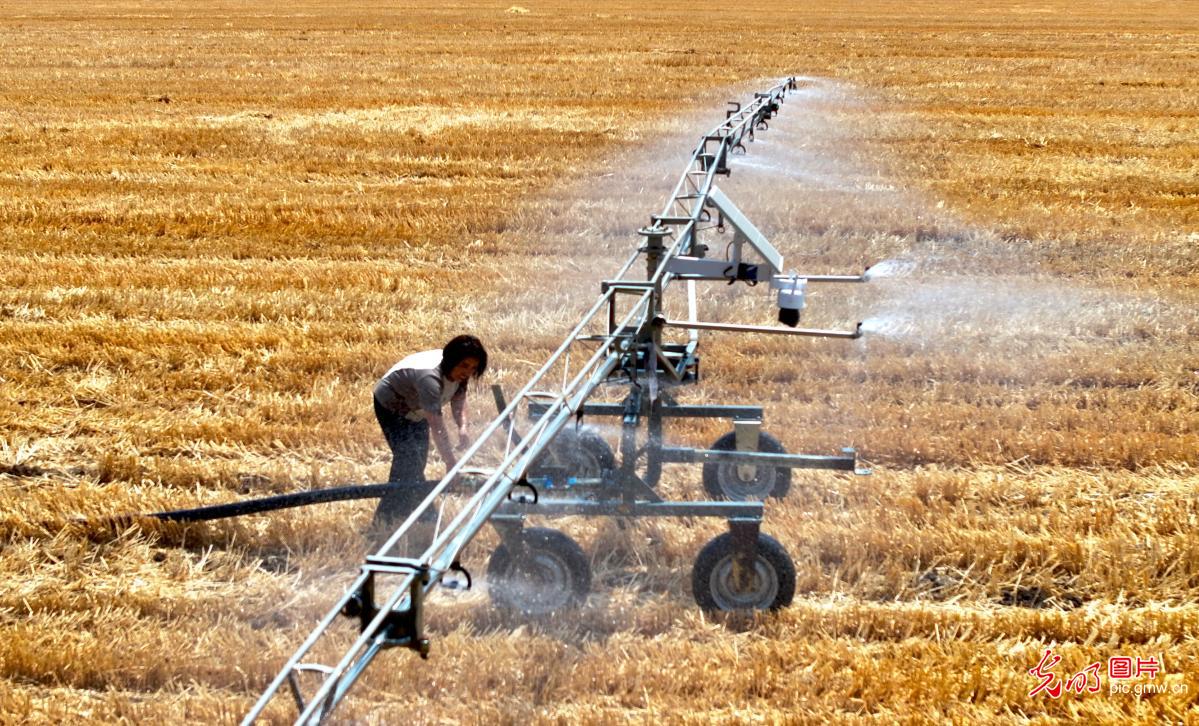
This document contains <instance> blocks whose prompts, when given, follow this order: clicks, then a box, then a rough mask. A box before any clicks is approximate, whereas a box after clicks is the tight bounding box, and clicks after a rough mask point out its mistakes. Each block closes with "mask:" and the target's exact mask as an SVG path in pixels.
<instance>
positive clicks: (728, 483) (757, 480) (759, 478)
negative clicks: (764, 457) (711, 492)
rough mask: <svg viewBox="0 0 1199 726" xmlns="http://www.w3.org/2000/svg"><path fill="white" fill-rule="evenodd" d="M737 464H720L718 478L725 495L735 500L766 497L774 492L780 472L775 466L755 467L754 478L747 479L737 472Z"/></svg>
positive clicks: (717, 472)
mask: <svg viewBox="0 0 1199 726" xmlns="http://www.w3.org/2000/svg"><path fill="white" fill-rule="evenodd" d="M737 466H738V465H737V464H727V463H725V464H719V465H717V467H716V480H717V481H718V482H719V483H720V490H721V491H723V492H724V494H725V496H727V497H728V498H729V499H733V500H744V499H765V498H766V497H768V496H770V495H771V493H773V492H774V483H775V480H776V479H777V478H778V472H776V471H775V469H774V467H773V466H758V467H754V478H753V479H751V480H749V481H746V480H744V479H742V478H741V476H740V474H738V473H737Z"/></svg>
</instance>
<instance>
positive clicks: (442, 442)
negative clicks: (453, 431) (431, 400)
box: [425, 412, 458, 473]
mask: <svg viewBox="0 0 1199 726" xmlns="http://www.w3.org/2000/svg"><path fill="white" fill-rule="evenodd" d="M425 420H426V421H428V422H429V433H430V434H431V435H432V437H433V443H434V444H436V445H437V453H438V454H441V460H442V461H444V462H445V470H446V472H447V473H448V472H449V470H450V469H453V468H454V464H457V463H458V456H457V455H456V454H455V453H454V447H453V445H451V444H450V432H449V431H447V430H446V428H445V417H444V416H442V415H441V414H440V413H431V412H426V413H425Z"/></svg>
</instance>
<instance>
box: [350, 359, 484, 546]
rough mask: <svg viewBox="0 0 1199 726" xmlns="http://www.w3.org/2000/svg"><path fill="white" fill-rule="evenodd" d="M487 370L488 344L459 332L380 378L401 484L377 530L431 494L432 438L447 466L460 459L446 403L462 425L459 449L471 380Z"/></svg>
mask: <svg viewBox="0 0 1199 726" xmlns="http://www.w3.org/2000/svg"><path fill="white" fill-rule="evenodd" d="M486 370H487V350H486V349H485V348H484V347H483V343H481V342H480V341H479V339H478V338H476V337H474V336H473V335H459V336H458V337H456V338H454V339H453V340H451V341H450V342H449V343H446V345H445V347H444V348H442V349H441V350H426V351H422V352H420V353H413V354H412V355H410V356H408V357H407V358H404V359H403V360H401V361H400V362H399V363H396V364H395V365H394V366H392V367H391V370H389V371H387V374H386V375H384V376H383V378H381V379H380V380H379V382H378V383H377V384H375V395H374V398H375V417H376V418H377V419H378V420H379V426H380V428H382V429H383V436H384V437H385V438H386V439H387V446H388V447H389V448H390V449H391V457H392V458H391V472H390V473H389V474H388V476H387V481H388V482H389V483H391V484H395V485H396V486H394V487H393V488H391V489H390V490H388V492H387V493H386V494H384V495H383V498H382V499H380V500H379V506H378V508H376V509H375V516H374V519H373V520H372V521H371V528H372V530H375V531H379V530H380V529H391V528H394V527H395V526H397V525H399V524H400V522H402V521H403V520H404V518H406V517H407V516H408V515H409V514H411V513H412V510H414V509H416V507H417V505H419V504H420V503H421V501H423V500H424V498H425V497H426V496H428V493H429V491H430V490H431V488H432V487H430V486H429V484H428V482H426V481H425V464H426V463H427V461H428V457H429V438H430V434H431V435H432V438H433V442H434V443H435V444H436V445H437V453H439V454H440V455H441V458H442V460H443V461H445V467H446V471H447V472H448V471H449V470H450V469H452V468H453V467H454V464H455V463H457V461H458V456H457V451H455V449H454V446H453V445H452V444H451V442H450V432H449V428H448V427H447V425H446V423H447V422H446V419H445V416H444V413H443V408H444V406H445V404H446V403H447V402H448V403H449V404H450V412H451V413H452V414H453V417H454V424H455V425H456V428H457V430H458V446H459V449H458V451H461V450H463V449H465V448H466V447H467V446H468V445H469V444H470V440H469V439H468V437H467V436H468V434H467V416H466V383H467V381H469V380H470V379H471V378H478V377H479V376H482V375H483V373H484V372H485V371H486Z"/></svg>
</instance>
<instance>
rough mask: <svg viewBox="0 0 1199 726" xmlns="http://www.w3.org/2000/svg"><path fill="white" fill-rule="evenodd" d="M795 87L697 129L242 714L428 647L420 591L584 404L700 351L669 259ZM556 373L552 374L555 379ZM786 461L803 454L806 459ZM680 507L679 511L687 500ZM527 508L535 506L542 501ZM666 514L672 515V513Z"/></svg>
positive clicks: (327, 708) (689, 238)
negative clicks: (666, 187) (421, 527)
mask: <svg viewBox="0 0 1199 726" xmlns="http://www.w3.org/2000/svg"><path fill="white" fill-rule="evenodd" d="M795 88H796V82H795V79H794V78H788V79H786V80H784V81H782V82H780V83H779V84H777V85H775V86H774V87H772V88H770V89H769V90H768V91H766V92H763V93H757V94H755V96H754V99H753V101H752V102H751V103H749V104H747V105H744V106H737V105H736V104H733V105H734V106H736V107H735V108H733V109H732V110H730V111H729V112H728V115H727V118H726V120H725V121H724V122H723V123H722V124H720V125H719V126H717V127H716V128H714V129H713V130H712V131H711V132H709V133H708V134H706V135H705V136H703V137H702V139H701V140H700V142H699V144H698V145H697V146H696V148H695V151H694V152H693V153H692V155H691V160H690V162H689V164H688V166H687V169H686V170H685V171H684V172H683V174H682V176H681V177H680V178H679V181H678V183H677V184H676V185H675V188H674V191H673V192H672V194H671V196H670V199H669V200H668V201H667V202H666V205H665V206H664V207H663V210H662V212H661V214H658V215H653V216H651V224H650V225H649V226H647V227H646V228H645V229H642V230H640V233H641V234H642V235H643V236H644V237H645V239H646V244H644V245H643V246H641V247H639V248H638V249H637V250H636V251H635V252H634V253H633V254H632V255H630V257H629V258H628V260H627V261H626V262H625V263H624V265H623V266H622V267H621V268H620V270H619V272H618V273H617V275H616V277H615V279H613V280H609V281H607V282H605V283H604V289H603V293H602V294H601V295H600V297H599V299H597V300H596V301H595V304H594V305H592V306H591V308H590V310H588V311H587V313H586V314H585V315H584V316H583V318H582V320H581V321H580V322H579V324H578V325H576V326H575V328H574V329H573V330H572V331H571V332H570V333H569V334H568V335H567V336H566V339H565V341H564V342H563V343H562V344H561V345H560V346H559V347H558V349H557V350H556V351H555V352H554V353H553V354H552V355H551V356H550V358H549V360H548V361H547V362H546V363H545V365H543V366H542V367H541V368H540V370H538V371H537V373H536V374H534V375H533V377H532V378H531V379H530V380H529V382H528V383H527V384H526V385H525V386H524V387H523V388H522V389H521V390H520V391H519V392H518V393H517V394H516V395H515V396H514V397H513V398H512V400H511V402H510V403H508V404H507V405H506V406H505V407H504V408H503V410H502V411H501V412H500V414H499V415H498V416H497V417H496V418H495V419H494V420H492V421H491V422H490V423H489V424H488V425H487V427H486V428H485V429H484V430H483V432H482V434H481V435H480V436H479V437H478V438H477V439H476V440H475V442H474V443H473V445H471V446H470V448H468V449H467V450H466V452H465V453H464V454H463V455H462V457H461V458H460V459H459V460H458V462H457V464H455V466H454V467H453V468H452V469H450V470H449V471H448V472H447V473H446V476H445V477H444V478H443V479H442V480H441V481H440V482H439V483H438V484H437V485H436V487H435V488H434V489H433V491H432V493H431V494H430V495H429V497H428V498H427V499H426V500H425V501H424V502H422V503H421V504H420V505H419V506H418V507H417V508H416V510H415V511H413V512H412V514H411V515H410V516H409V517H408V518H407V519H406V520H405V521H404V523H403V524H402V525H400V527H399V528H398V529H396V530H395V531H394V533H392V535H391V536H390V537H389V538H388V540H387V541H386V543H385V544H384V545H383V546H382V547H380V549H379V550H378V552H377V553H376V554H375V555H372V556H369V557H367V558H366V562H365V563H364V564H363V566H362V569H361V572H360V573H359V575H358V577H357V578H356V579H355V580H354V582H353V584H351V585H350V587H349V588H348V589H347V590H346V592H345V594H344V595H342V597H341V598H340V599H339V600H338V601H337V602H336V603H335V604H334V605H333V606H332V607H331V608H330V609H329V611H328V613H327V614H326V615H325V616H324V617H323V618H322V619H321V620H320V622H319V623H318V624H317V625H316V627H315V628H314V629H313V631H312V632H311V634H310V635H309V636H308V638H307V639H306V640H305V641H304V643H303V644H302V645H301V646H300V647H299V648H298V649H297V650H296V652H295V653H294V654H293V655H292V657H291V658H290V659H288V661H287V663H286V664H285V665H284V666H283V668H282V669H281V670H280V672H279V674H278V675H277V676H276V677H275V678H274V680H273V681H272V682H271V683H270V685H269V686H268V687H267V689H266V691H265V692H264V693H263V694H262V696H261V697H260V698H259V700H258V701H257V702H256V703H255V705H254V707H253V708H252V709H251V711H250V712H249V713H248V714H247V715H246V717H245V720H244V721H243V723H244V724H250V723H253V722H254V721H255V720H256V719H258V718H259V717H260V716H261V715H262V714H263V712H264V710H265V709H266V707H267V706H268V705H269V704H270V703H271V702H272V700H273V699H274V698H275V697H276V696H277V695H279V693H280V691H282V690H283V689H284V688H285V687H288V688H290V690H291V691H292V695H293V697H294V699H295V701H296V704H297V706H298V708H299V710H300V713H299V715H298V717H297V719H296V723H302V724H309V723H319V722H321V721H323V720H324V719H325V718H326V717H328V716H329V715H330V713H332V711H333V709H334V708H335V707H336V706H337V704H338V703H340V702H341V701H342V699H343V698H344V697H345V695H346V693H347V692H348V691H349V689H350V687H351V686H352V685H353V684H354V682H355V681H356V680H357V679H358V677H359V676H360V675H361V674H362V672H363V671H364V670H365V669H366V667H367V666H368V665H369V664H370V662H371V661H372V659H373V658H374V656H375V655H377V654H378V652H379V651H380V650H383V649H385V648H389V647H395V646H402V647H407V648H411V649H414V650H417V651H418V652H420V653H421V655H422V656H424V655H426V654H427V652H428V640H427V639H426V638H424V636H423V632H422V623H421V616H422V610H423V607H424V597H425V595H426V594H427V593H428V592H430V591H431V590H432V589H433V588H434V587H436V586H437V585H438V584H439V583H440V582H442V578H443V577H445V576H446V575H447V574H450V573H452V572H454V571H455V570H457V569H460V568H459V566H458V558H459V555H460V553H461V552H462V550H463V549H464V548H465V547H466V546H467V544H468V543H469V542H470V541H471V540H472V539H473V538H474V537H475V536H476V535H477V534H478V533H479V531H480V530H481V529H482V528H483V527H484V526H485V525H486V524H487V522H488V521H489V518H490V517H492V516H493V515H494V514H496V513H497V510H501V509H502V508H504V507H505V506H507V507H508V508H509V509H511V507H512V504H511V502H509V498H510V494H511V493H512V492H513V489H514V487H516V486H517V485H518V484H523V483H524V482H523V481H522V480H523V477H524V476H525V472H526V471H527V470H528V468H529V467H530V465H531V464H532V463H533V462H534V461H535V460H536V459H537V458H538V457H539V456H541V455H542V454H543V452H544V451H545V450H546V449H547V447H548V446H549V444H550V442H551V441H553V439H554V437H555V436H556V435H557V434H558V433H559V432H560V431H561V430H562V429H563V428H564V427H566V426H567V425H568V424H569V423H570V421H571V420H572V419H574V418H575V417H576V416H577V415H578V414H579V413H580V412H581V411H582V410H583V408H584V405H585V403H586V402H587V400H588V398H589V397H590V396H591V395H592V394H593V392H595V391H596V389H597V388H598V387H600V386H602V385H604V384H605V383H608V382H610V381H611V379H612V377H613V375H614V374H617V373H619V372H620V371H622V370H634V371H636V370H637V369H638V364H637V356H638V355H641V356H642V360H643V361H644V360H654V359H658V358H662V359H663V362H664V363H666V366H665V371H666V373H667V374H668V375H669V376H673V377H674V378H676V379H678V378H679V377H680V375H681V374H682V372H683V371H684V369H685V368H686V366H687V364H688V360H689V359H690V358H692V357H693V356H694V353H695V346H696V342H697V335H698V330H699V329H703V328H704V326H705V325H710V324H704V323H697V322H696V320H695V292H694V284H695V279H694V276H688V275H680V274H676V273H673V272H671V271H670V270H668V266H669V265H670V264H671V262H672V260H677V259H678V258H679V257H682V256H685V255H691V254H693V252H695V251H696V250H695V249H693V248H698V245H697V244H696V237H697V234H696V232H697V229H698V227H699V225H700V224H701V223H702V222H704V221H707V220H709V219H710V215H711V211H710V208H709V207H710V206H711V205H710V200H712V199H713V197H714V195H719V191H718V190H717V189H716V187H715V179H716V176H717V175H719V174H724V173H728V169H727V161H728V157H729V156H730V155H731V154H732V153H733V152H734V151H743V150H744V146H743V143H744V141H745V140H746V139H749V140H752V139H753V136H754V133H755V131H757V130H760V129H762V128H765V126H766V121H767V120H769V119H770V118H771V117H772V115H773V114H774V113H776V112H778V110H779V105H780V104H781V103H782V102H783V100H784V97H785V95H786V93H787V91H789V90H794V89H795ZM700 256H702V252H701V253H700ZM641 259H644V260H645V262H646V277H645V279H641V280H634V279H629V278H628V275H629V273H630V272H631V271H632V270H633V267H634V266H635V265H636V264H637V262H638V261H639V260H641ZM709 279H710V278H709ZM812 279H816V278H812ZM676 280H682V281H685V282H686V283H687V287H688V290H687V293H688V306H689V319H688V320H687V321H678V322H674V321H668V320H667V319H666V318H665V317H664V315H663V314H662V309H661V301H662V295H663V292H664V290H665V289H666V288H667V286H668V285H670V284H671V282H672V281H676ZM858 280H860V278H841V279H834V278H829V279H828V280H825V281H858ZM618 296H619V297H620V302H621V303H622V304H623V308H624V309H625V310H626V311H627V312H625V313H624V314H623V315H620V314H618V312H617V308H618V305H617V298H618ZM597 325H601V326H602V327H603V329H604V330H606V333H605V332H601V333H599V334H595V333H588V330H589V329H591V328H594V327H595V326H597ZM664 327H679V328H684V329H689V331H690V332H689V335H690V342H689V344H688V345H687V346H686V349H685V350H683V351H676V357H675V358H673V359H670V360H666V359H665V358H663V355H662V349H661V346H662V338H661V334H662V329H663V328H664ZM716 329H741V330H752V331H755V332H787V333H792V334H799V335H823V336H828V337H845V338H849V337H856V336H857V335H858V332H857V331H854V332H852V333H842V332H838V331H823V330H803V329H795V330H786V329H776V328H750V327H747V326H740V327H738V326H716ZM584 345H586V346H592V345H594V346H595V349H594V350H593V351H591V352H590V354H587V353H586V352H585V351H584V352H583V353H582V354H580V355H574V356H573V357H574V359H575V360H579V359H581V360H583V361H584V362H583V363H582V364H581V365H577V366H572V365H571V359H572V354H573V352H574V351H575V350H576V349H577V348H579V347H580V346H584ZM559 368H561V369H562V371H563V373H562V378H561V382H560V384H556V383H555V381H553V380H551V378H552V377H556V372H557V371H558V369H559ZM645 368H646V369H648V370H646V371H644V372H643V373H641V375H643V376H647V377H648V379H649V383H650V390H651V391H655V390H656V378H657V376H659V375H661V373H660V372H659V367H658V365H657V364H656V361H655V364H653V365H646V366H645ZM552 373H553V374H555V375H553V376H552V375H551V374H552ZM651 395H652V394H651ZM534 401H535V402H536V405H537V408H538V411H539V412H540V416H539V417H538V418H537V419H536V421H535V422H533V423H532V424H531V425H529V428H528V429H527V430H526V431H524V432H523V434H518V433H517V416H518V411H519V410H520V408H521V406H522V405H528V404H530V403H531V402H534ZM609 407H610V405H609ZM728 408H734V407H728ZM488 447H490V448H491V449H492V450H494V449H499V450H502V451H503V455H502V459H501V460H500V461H499V463H498V464H497V465H495V466H490V467H480V466H478V465H477V462H476V463H472V459H478V458H482V457H481V456H480V452H481V451H483V450H484V449H485V448H488ZM706 453H709V454H715V453H716V452H706ZM738 455H739V452H728V453H727V454H724V455H723V456H724V457H725V460H734V461H745V460H747V458H752V457H753V456H755V455H753V454H745V455H743V456H742V458H741V459H738V458H737V456H738ZM767 458H768V460H770V461H772V462H778V461H779V460H780V459H786V458H788V456H779V455H775V456H774V457H773V459H769V457H767ZM790 458H792V459H796V460H798V459H800V458H803V457H790ZM809 458H812V459H816V458H820V457H809ZM825 458H830V459H831V458H833V457H825ZM844 463H845V460H844V459H839V460H838V463H837V465H835V466H823V468H841V469H845V468H852V465H851V466H848V467H847V466H844V465H843V464H844ZM851 464H852V460H851ZM792 465H793V466H802V465H804V464H802V463H794V464H792ZM808 465H810V466H817V465H818V464H808ZM466 484H469V486H467V485H466ZM451 493H453V494H456V495H460V496H461V497H462V498H463V499H465V504H464V505H463V506H462V507H461V509H459V510H458V511H457V514H456V515H455V516H452V517H450V518H449V520H448V522H443V521H441V520H440V519H439V520H438V526H437V528H436V532H435V536H434V539H433V542H432V544H431V545H430V546H428V548H427V549H425V551H424V553H423V554H422V555H421V556H419V557H415V558H405V557H393V556H388V555H387V553H388V552H391V551H392V549H393V547H395V546H396V545H397V544H398V543H399V542H400V541H401V540H402V539H404V538H405V536H406V535H407V533H409V531H410V530H411V529H412V528H413V527H414V526H415V525H416V524H417V522H418V520H422V518H428V517H429V516H430V515H435V514H443V515H444V507H441V508H439V506H438V502H439V501H444V499H443V498H444V497H446V496H447V495H449V494H451ZM468 494H469V496H467V495H468ZM666 504H669V503H666ZM675 506H676V508H677V507H678V506H681V505H675ZM716 506H717V505H716V504H715V503H710V506H709V510H711V509H713V508H714V507H716ZM718 506H719V510H718V511H719V516H728V517H730V518H732V517H744V518H749V519H756V520H758V521H760V519H761V514H762V504H761V503H760V502H721V503H719V505H718ZM532 508H533V509H536V507H535V505H534V506H533V507H532ZM663 511H664V512H666V513H668V514H669V512H673V511H674V510H663ZM384 576H386V577H390V578H393V579H394V583H393V584H391V585H390V586H389V587H388V588H386V592H379V593H378V594H379V595H380V596H381V597H380V598H379V601H378V604H377V605H374V604H373V601H374V599H375V595H376V587H377V584H378V582H377V580H378V579H381V578H382V577H384ZM364 596H365V598H366V599H367V601H368V603H367V604H368V609H367V610H366V611H365V612H363V611H362V608H363V600H364ZM349 612H354V613H355V614H358V615H359V617H360V618H361V633H360V635H359V636H358V638H357V639H356V640H355V641H354V642H353V644H352V645H350V646H349V648H348V649H346V650H345V651H344V654H343V656H342V657H341V659H340V660H339V661H338V662H337V663H336V664H334V665H332V666H325V665H317V664H311V663H305V662H304V661H305V659H306V658H307V657H309V655H310V654H311V653H312V652H313V651H314V649H316V648H317V647H318V644H319V643H321V642H322V640H323V639H325V638H326V636H327V635H328V634H329V631H330V629H331V626H332V625H333V623H334V621H335V620H337V619H338V617H339V615H342V614H345V613H349ZM303 674H311V675H314V676H315V677H316V678H317V679H318V681H319V685H318V686H317V688H316V690H315V692H314V693H313V694H312V696H311V697H309V698H304V697H303V695H302V693H301V686H302V684H301V683H300V678H301V676H302V675H303Z"/></svg>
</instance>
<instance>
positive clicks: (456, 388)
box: [375, 350, 466, 421]
mask: <svg viewBox="0 0 1199 726" xmlns="http://www.w3.org/2000/svg"><path fill="white" fill-rule="evenodd" d="M440 365H441V351H440V350H426V351H422V352H420V353H413V354H412V355H410V356H408V357H407V358H405V359H404V360H402V361H400V362H399V363H396V364H395V365H394V366H392V367H391V370H389V371H387V374H386V375H384V376H383V377H382V378H381V379H379V382H378V383H376V384H375V400H376V401H378V402H379V405H381V406H383V408H386V409H387V410H388V411H392V412H393V413H396V414H399V415H400V416H403V417H404V418H406V419H408V420H409V421H420V420H421V419H423V418H425V414H426V413H430V412H432V413H434V414H436V415H439V416H440V415H442V414H441V407H442V406H444V405H445V404H446V402H447V401H449V400H451V399H459V400H461V399H462V398H464V397H465V396H466V386H465V385H461V386H460V385H458V384H457V383H454V382H453V381H450V380H448V379H446V378H444V377H443V376H442V375H441V369H440V368H438V366H440Z"/></svg>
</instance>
